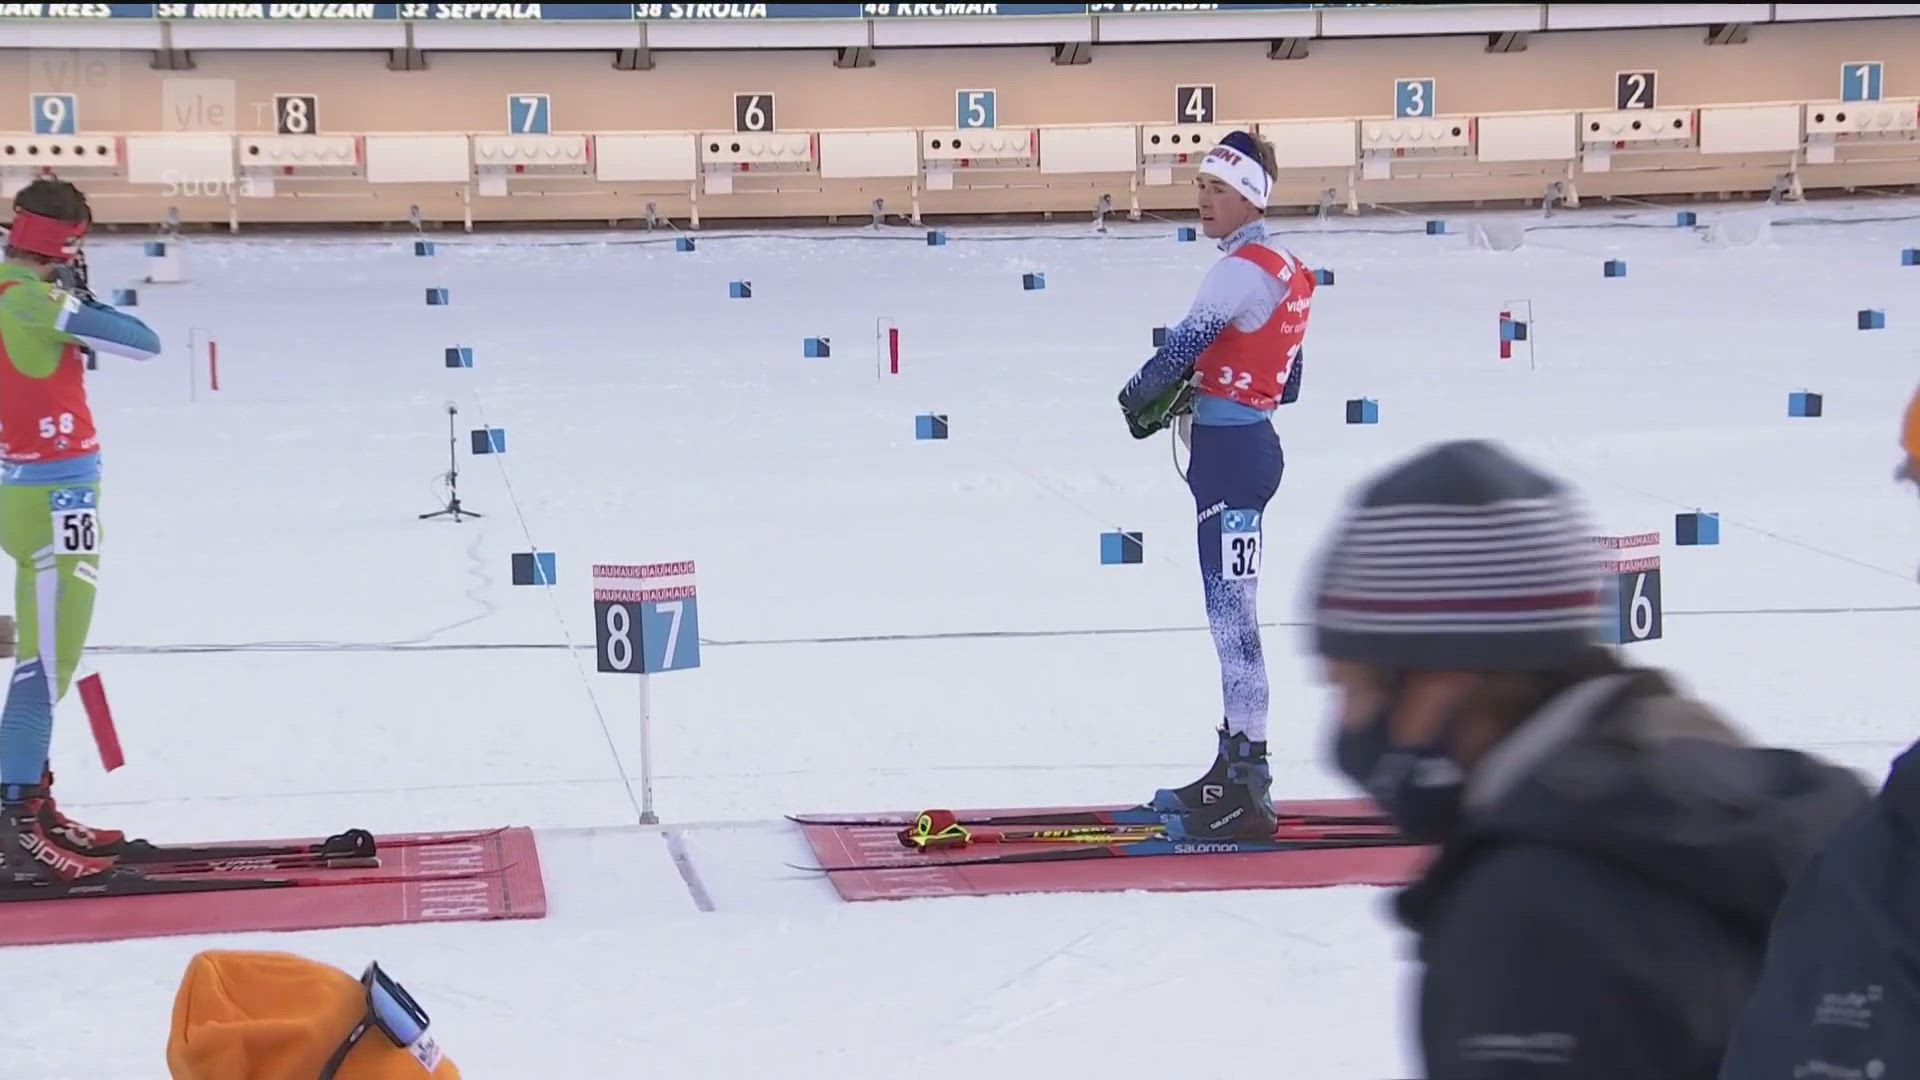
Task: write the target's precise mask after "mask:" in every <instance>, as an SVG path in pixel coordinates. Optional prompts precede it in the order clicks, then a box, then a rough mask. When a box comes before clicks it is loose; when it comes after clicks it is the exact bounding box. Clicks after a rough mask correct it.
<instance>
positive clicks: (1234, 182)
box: [1200, 143, 1273, 210]
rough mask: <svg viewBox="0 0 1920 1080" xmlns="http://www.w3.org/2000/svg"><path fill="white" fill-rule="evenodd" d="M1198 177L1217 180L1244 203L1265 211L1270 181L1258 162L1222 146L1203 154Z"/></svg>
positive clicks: (1271, 179)
mask: <svg viewBox="0 0 1920 1080" xmlns="http://www.w3.org/2000/svg"><path fill="white" fill-rule="evenodd" d="M1200 175H1202V176H1212V177H1217V178H1219V179H1221V180H1224V181H1226V182H1227V184H1228V186H1230V187H1232V188H1233V189H1234V190H1235V191H1238V192H1239V193H1240V194H1241V195H1242V196H1243V197H1245V198H1246V200H1247V201H1248V202H1250V203H1252V204H1253V205H1255V206H1257V207H1259V208H1260V209H1262V210H1265V209H1266V208H1267V196H1268V195H1269V194H1271V193H1272V191H1273V178H1272V177H1269V176H1268V175H1267V170H1266V169H1264V168H1262V167H1261V165H1260V162H1259V161H1258V160H1257V159H1255V158H1251V157H1248V156H1247V155H1245V154H1243V153H1241V152H1240V151H1238V150H1235V149H1234V148H1233V147H1231V146H1228V145H1226V144H1225V143H1222V144H1220V145H1219V146H1216V147H1214V148H1213V149H1212V150H1209V151H1207V156H1206V158H1204V159H1203V160H1202V161H1201V162H1200Z"/></svg>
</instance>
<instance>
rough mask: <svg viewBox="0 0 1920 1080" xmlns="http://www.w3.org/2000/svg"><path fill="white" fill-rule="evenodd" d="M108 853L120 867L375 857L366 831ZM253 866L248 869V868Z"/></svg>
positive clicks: (144, 844)
mask: <svg viewBox="0 0 1920 1080" xmlns="http://www.w3.org/2000/svg"><path fill="white" fill-rule="evenodd" d="M111 854H112V855H113V856H114V858H115V859H116V860H117V861H118V862H119V863H120V864H121V865H123V866H153V865H159V864H164V863H219V862H225V861H227V860H230V859H231V860H255V861H258V860H268V861H280V860H289V861H291V860H298V861H300V862H332V861H335V860H341V861H347V860H352V861H359V860H366V859H373V858H375V857H376V856H377V855H378V851H377V845H376V844H375V842H374V838H373V834H372V833H370V832H368V831H367V830H365V829H348V830H347V831H346V832H343V833H335V834H334V835H332V836H329V837H327V838H326V839H325V840H322V841H320V842H319V843H302V844H207V845H202V846H196V845H193V844H155V843H152V842H151V841H147V840H128V841H126V842H125V843H123V844H121V845H120V846H119V847H118V848H115V849H114V850H113V851H112V852H111ZM251 868H253V867H249V869H251Z"/></svg>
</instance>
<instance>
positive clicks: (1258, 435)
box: [1187, 420, 1287, 742]
mask: <svg viewBox="0 0 1920 1080" xmlns="http://www.w3.org/2000/svg"><path fill="white" fill-rule="evenodd" d="M1192 444H1193V451H1192V452H1193V456H1192V459H1191V461H1190V462H1189V463H1188V465H1187V487H1188V488H1190V489H1191V490H1192V491H1193V503H1194V509H1195V510H1196V511H1197V513H1198V523H1199V528H1198V532H1199V543H1200V581H1201V585H1202V587H1203V588H1204V589H1205V592H1206V601H1207V624H1208V625H1209V626H1210V627H1211V628H1212V630H1213V647H1214V651H1215V652H1217V653H1218V654H1219V656H1220V696H1221V701H1222V705H1223V707H1224V714H1225V717H1226V723H1227V730H1228V731H1229V732H1232V733H1234V734H1244V735H1246V736H1247V737H1248V738H1250V739H1252V740H1254V741H1255V742H1262V741H1265V739H1266V737H1267V663H1266V657H1265V656H1264V655H1263V654H1262V653H1261V650H1260V615H1259V608H1258V605H1257V604H1256V602H1255V598H1256V593H1257V591H1258V588H1259V584H1260V576H1259V575H1260V563H1261V556H1262V554H1263V552H1262V550H1261V545H1262V541H1263V539H1264V537H1263V534H1262V531H1261V524H1262V518H1263V517H1264V516H1265V513H1266V509H1267V503H1268V501H1269V500H1271V499H1272V498H1273V495H1274V492H1276V491H1278V490H1279V488H1280V476H1281V474H1282V473H1284V472H1285V471H1286V468H1287V460H1286V454H1285V453H1284V452H1283V451H1282V450H1281V448H1280V436H1279V435H1278V434H1277V433H1275V431H1274V430H1273V425H1272V423H1270V422H1268V421H1265V420H1262V421H1259V422H1256V423H1251V424H1234V425H1230V426H1227V425H1204V424H1195V425H1194V426H1193V432H1192Z"/></svg>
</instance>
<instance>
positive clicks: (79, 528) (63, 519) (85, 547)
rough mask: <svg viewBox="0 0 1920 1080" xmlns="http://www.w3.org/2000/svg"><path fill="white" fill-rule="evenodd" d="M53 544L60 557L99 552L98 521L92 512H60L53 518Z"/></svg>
mask: <svg viewBox="0 0 1920 1080" xmlns="http://www.w3.org/2000/svg"><path fill="white" fill-rule="evenodd" d="M53 544H54V548H55V550H56V551H57V552H58V553H59V554H61V555H92V554H94V553H96V552H98V551H99V550H100V520H99V517H98V514H97V512H96V511H94V510H62V511H60V512H59V513H57V514H55V515H54V516H53Z"/></svg>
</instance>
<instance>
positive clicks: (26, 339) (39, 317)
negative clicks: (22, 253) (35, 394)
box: [0, 281, 80, 379]
mask: <svg viewBox="0 0 1920 1080" xmlns="http://www.w3.org/2000/svg"><path fill="white" fill-rule="evenodd" d="M79 306H80V301H79V300H78V299H77V298H76V297H74V296H73V295H72V294H71V293H68V292H67V291H66V290H64V289H59V288H56V287H54V286H52V285H47V284H44V283H41V282H24V281H23V282H21V283H20V284H18V285H15V286H14V287H13V288H11V289H8V290H7V291H6V292H5V293H0V344H4V345H5V346H6V349H7V355H8V356H9V357H11V358H12V360H13V366H14V367H15V368H17V369H18V370H19V371H20V373H21V374H23V375H27V376H29V377H31V378H35V379H44V378H47V377H48V376H50V375H52V374H53V373H54V371H55V370H56V369H58V368H59V366H60V354H61V352H62V351H63V350H65V348H66V347H67V346H68V345H75V344H79V341H78V339H76V338H74V337H73V336H72V335H70V334H68V333H67V332H66V331H64V330H62V329H60V327H61V324H62V323H64V322H65V321H66V319H67V317H68V316H69V315H71V314H72V313H73V311H75V310H77V309H78V308H79Z"/></svg>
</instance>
